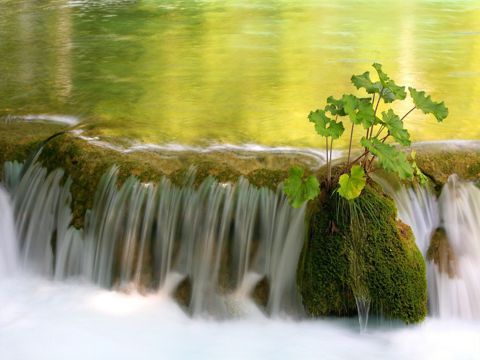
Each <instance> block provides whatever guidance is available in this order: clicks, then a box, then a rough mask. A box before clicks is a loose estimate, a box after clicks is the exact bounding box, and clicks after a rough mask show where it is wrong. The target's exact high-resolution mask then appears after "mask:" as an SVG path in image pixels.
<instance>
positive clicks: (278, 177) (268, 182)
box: [247, 169, 288, 191]
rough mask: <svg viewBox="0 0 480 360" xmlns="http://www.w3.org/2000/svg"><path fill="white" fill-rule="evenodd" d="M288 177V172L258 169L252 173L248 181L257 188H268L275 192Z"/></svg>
mask: <svg viewBox="0 0 480 360" xmlns="http://www.w3.org/2000/svg"><path fill="white" fill-rule="evenodd" d="M287 177H288V171H287V170H270V169H258V170H254V171H252V172H250V173H249V174H248V176H247V179H248V181H249V182H250V183H251V184H253V185H255V186H257V187H267V188H269V189H271V190H274V191H275V190H276V189H277V187H278V185H279V184H280V183H281V182H282V181H283V180H285V179H286V178H287Z"/></svg>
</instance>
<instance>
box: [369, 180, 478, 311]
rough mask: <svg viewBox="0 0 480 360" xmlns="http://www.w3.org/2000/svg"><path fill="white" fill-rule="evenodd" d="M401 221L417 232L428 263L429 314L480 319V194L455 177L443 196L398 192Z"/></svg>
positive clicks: (395, 195) (388, 187)
mask: <svg viewBox="0 0 480 360" xmlns="http://www.w3.org/2000/svg"><path fill="white" fill-rule="evenodd" d="M377 180H378V181H379V182H380V183H381V184H382V186H383V187H384V190H385V191H386V192H387V193H389V194H390V195H391V196H392V197H393V198H394V200H395V202H396V204H397V207H398V216H399V218H400V219H401V220H402V221H404V222H405V223H407V224H408V225H410V227H411V228H412V230H413V232H414V234H415V238H416V241H417V245H418V247H419V248H420V250H421V251H422V254H423V256H424V257H425V259H426V262H427V279H428V288H429V307H430V313H431V314H433V315H435V316H439V317H461V318H468V319H472V318H475V319H479V318H480V223H479V221H478V219H479V218H480V190H479V189H478V188H477V187H476V186H475V185H474V184H473V183H471V182H464V181H460V180H459V179H458V177H457V176H456V175H451V176H450V177H449V179H448V183H447V184H446V185H445V186H444V187H443V189H442V192H441V195H440V197H439V198H438V200H437V198H436V196H435V194H434V192H433V191H432V190H430V189H429V188H427V187H419V186H418V187H415V188H412V187H409V188H407V187H405V186H401V187H400V188H399V189H397V190H395V189H394V188H393V187H392V186H391V185H389V184H388V183H387V182H385V181H383V180H382V179H377Z"/></svg>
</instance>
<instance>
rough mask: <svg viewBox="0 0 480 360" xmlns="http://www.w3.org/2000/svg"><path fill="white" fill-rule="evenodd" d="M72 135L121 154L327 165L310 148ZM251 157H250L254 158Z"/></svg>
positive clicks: (78, 131)
mask: <svg viewBox="0 0 480 360" xmlns="http://www.w3.org/2000/svg"><path fill="white" fill-rule="evenodd" d="M70 133H72V134H73V135H75V136H76V137H78V138H79V139H82V140H84V141H87V142H88V143H90V144H92V145H96V146H99V147H102V148H106V149H110V150H114V151H117V152H120V153H124V154H129V153H135V152H141V151H151V152H159V153H160V152H163V153H166V154H168V153H172V154H179V153H199V154H207V153H221V152H232V153H235V152H238V153H243V154H242V155H243V156H245V157H248V156H249V154H252V155H253V154H259V153H267V154H290V155H303V156H306V157H309V158H311V159H314V160H315V162H316V165H315V166H314V167H313V169H318V168H320V167H321V166H323V165H324V164H325V155H324V151H323V150H320V149H316V148H309V147H305V148H302V147H293V146H267V145H261V144H255V143H245V144H221V143H212V144H210V145H206V146H194V145H185V144H180V143H166V144H154V143H139V142H134V143H132V145H131V146H129V147H123V146H120V145H116V144H113V143H110V142H108V141H105V140H101V139H100V138H99V137H98V136H87V135H85V132H84V130H82V129H74V130H71V131H70ZM344 153H345V152H344V151H343V150H337V151H334V152H333V159H339V158H341V157H342V156H343V155H344ZM252 155H250V156H252Z"/></svg>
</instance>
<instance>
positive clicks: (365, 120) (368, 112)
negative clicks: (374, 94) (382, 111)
mask: <svg viewBox="0 0 480 360" xmlns="http://www.w3.org/2000/svg"><path fill="white" fill-rule="evenodd" d="M341 101H342V102H343V109H344V111H345V113H346V114H347V115H348V117H349V118H350V120H351V121H352V123H354V124H355V125H360V124H362V125H363V127H364V128H365V129H368V128H369V127H370V126H372V125H373V124H374V123H375V115H374V113H375V111H374V110H373V105H372V103H371V102H370V98H363V99H359V98H357V97H356V96H354V95H343V97H342V100H341Z"/></svg>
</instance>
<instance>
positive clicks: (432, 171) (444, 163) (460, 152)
mask: <svg viewBox="0 0 480 360" xmlns="http://www.w3.org/2000/svg"><path fill="white" fill-rule="evenodd" d="M416 162H417V165H418V167H419V168H420V169H421V170H422V172H423V173H424V174H425V175H427V176H428V177H429V178H431V179H432V180H433V181H434V182H435V184H436V185H437V187H441V186H442V185H444V184H445V183H446V182H447V180H448V177H449V176H450V175H451V174H457V175H458V176H459V177H460V178H461V179H463V180H472V181H476V180H479V179H480V147H479V146H478V145H475V144H471V146H469V145H464V146H460V145H458V146H455V145H454V144H450V145H448V144H445V145H444V146H441V145H440V144H435V145H430V146H425V145H424V146H419V147H418V148H417V157H416Z"/></svg>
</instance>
